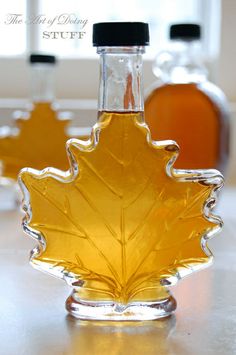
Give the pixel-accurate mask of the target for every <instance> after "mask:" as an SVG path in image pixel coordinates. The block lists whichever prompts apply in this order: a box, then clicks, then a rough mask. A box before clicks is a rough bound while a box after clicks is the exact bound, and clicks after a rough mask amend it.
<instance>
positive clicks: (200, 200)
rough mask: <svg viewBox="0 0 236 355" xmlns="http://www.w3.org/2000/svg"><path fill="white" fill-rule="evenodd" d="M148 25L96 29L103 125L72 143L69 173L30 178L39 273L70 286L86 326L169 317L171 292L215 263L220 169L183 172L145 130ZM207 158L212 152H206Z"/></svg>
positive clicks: (71, 301)
mask: <svg viewBox="0 0 236 355" xmlns="http://www.w3.org/2000/svg"><path fill="white" fill-rule="evenodd" d="M148 41H149V36H148V25H147V24H144V23H140V22H138V23H136V22H134V23H133V22H131V23H129V22H128V23H126V22H124V23H119V22H118V23H116V22H112V23H98V24H95V25H94V32H93V44H94V46H96V47H98V48H97V51H98V53H99V54H100V86H99V107H98V122H97V124H96V125H95V126H94V128H93V130H92V134H91V137H90V140H88V141H86V142H83V141H80V140H77V139H71V140H69V141H68V142H67V151H68V158H69V160H70V170H69V171H67V172H62V171H59V170H55V169H52V168H48V169H47V170H43V171H35V170H33V169H24V170H23V171H22V172H21V174H20V177H19V183H20V186H21V188H22V191H23V193H24V205H23V207H24V210H25V211H26V216H25V218H24V222H23V226H24V229H25V231H26V233H28V234H29V235H30V236H32V237H33V238H34V239H36V240H37V241H38V246H37V247H36V248H34V250H33V251H32V253H31V259H30V260H31V263H32V265H33V266H34V267H36V268H38V269H40V270H42V271H46V272H48V273H50V274H51V275H54V276H57V277H60V278H61V279H64V280H65V281H66V282H67V283H68V284H69V285H70V286H71V287H72V288H73V291H72V294H71V296H70V297H69V298H68V299H67V301H66V308H67V310H68V312H69V313H70V314H72V315H73V316H75V317H78V318H80V319H95V320H127V321H128V320H133V321H134V320H139V321H140V320H150V319H157V318H161V317H165V316H168V315H170V314H171V313H172V312H173V311H174V310H175V308H176V302H175V300H174V298H173V296H171V295H170V293H169V291H168V289H167V287H168V286H170V285H172V284H174V283H176V282H177V281H178V280H179V279H180V278H181V277H184V276H186V275H188V274H190V273H191V272H193V271H195V270H198V269H200V268H201V267H205V266H206V264H209V263H210V262H211V261H212V255H211V253H210V251H209V249H208V247H207V239H208V238H209V236H211V235H213V234H214V233H215V232H217V231H218V230H220V228H221V224H222V222H221V220H220V218H218V217H215V216H213V215H212V213H211V210H212V207H213V206H214V204H215V201H216V195H217V192H218V190H219V188H220V187H221V186H222V183H223V180H222V175H221V174H220V173H219V172H218V171H216V170H206V171H203V170H202V171H197V172H196V171H191V170H190V171H187V170H184V171H178V170H175V169H173V167H172V164H173V162H174V161H175V159H176V157H177V155H178V146H177V145H176V144H175V142H173V141H164V142H153V141H152V140H151V138H150V132H149V130H148V127H147V125H146V124H145V122H144V114H143V113H144V112H143V109H144V103H143V93H142V54H143V53H144V46H145V45H147V44H148ZM206 151H207V147H206Z"/></svg>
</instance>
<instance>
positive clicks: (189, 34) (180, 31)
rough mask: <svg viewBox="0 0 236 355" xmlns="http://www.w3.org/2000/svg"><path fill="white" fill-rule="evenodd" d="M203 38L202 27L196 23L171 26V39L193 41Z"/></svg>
mask: <svg viewBox="0 0 236 355" xmlns="http://www.w3.org/2000/svg"><path fill="white" fill-rule="evenodd" d="M200 38H201V27H200V26H199V25H197V24H195V23H180V24H175V25H172V26H170V39H183V40H186V41H192V40H194V39H200Z"/></svg>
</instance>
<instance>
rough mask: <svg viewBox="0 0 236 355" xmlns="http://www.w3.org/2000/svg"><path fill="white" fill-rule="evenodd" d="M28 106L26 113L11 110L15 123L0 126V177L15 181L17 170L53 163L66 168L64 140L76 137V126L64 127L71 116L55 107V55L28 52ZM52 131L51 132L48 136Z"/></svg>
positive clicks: (41, 166)
mask: <svg viewBox="0 0 236 355" xmlns="http://www.w3.org/2000/svg"><path fill="white" fill-rule="evenodd" d="M29 62H30V69H31V73H30V74H31V75H30V78H31V91H30V92H31V94H30V105H29V110H28V111H27V112H16V113H15V125H14V127H12V128H9V129H7V130H6V127H2V128H1V129H0V160H1V162H2V176H3V177H4V178H10V179H13V180H14V181H16V180H17V176H18V173H19V171H20V170H21V169H22V168H24V167H27V166H30V167H32V168H35V169H43V168H45V167H47V166H55V167H56V168H58V169H62V170H66V169H68V168H69V165H68V159H67V154H66V151H65V143H66V141H67V140H68V139H69V138H71V137H72V135H71V134H73V136H75V137H79V138H82V139H83V138H87V136H85V137H80V134H79V132H80V131H79V129H75V128H74V127H72V129H70V130H68V128H67V127H68V125H69V123H70V118H71V115H70V113H69V112H60V111H58V110H57V109H56V107H57V104H56V101H55V97H54V76H55V66H56V58H55V56H52V55H43V54H32V55H31V56H30V57H29ZM52 133H53V135H52Z"/></svg>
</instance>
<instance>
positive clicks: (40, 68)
mask: <svg viewBox="0 0 236 355" xmlns="http://www.w3.org/2000/svg"><path fill="white" fill-rule="evenodd" d="M54 69H55V66H54V65H53V64H47V63H37V64H33V65H31V100H32V101H33V102H52V101H53V100H54V71H55V70H54Z"/></svg>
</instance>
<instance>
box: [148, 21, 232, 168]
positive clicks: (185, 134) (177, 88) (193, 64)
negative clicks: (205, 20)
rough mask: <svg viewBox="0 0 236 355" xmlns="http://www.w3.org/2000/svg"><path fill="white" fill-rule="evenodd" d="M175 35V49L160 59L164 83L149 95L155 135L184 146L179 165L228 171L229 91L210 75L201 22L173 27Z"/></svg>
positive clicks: (157, 69)
mask: <svg viewBox="0 0 236 355" xmlns="http://www.w3.org/2000/svg"><path fill="white" fill-rule="evenodd" d="M170 39H171V47H170V50H169V51H166V52H162V53H160V54H159V55H158V56H157V58H156V61H155V63H154V74H156V75H157V76H158V77H159V82H157V83H154V85H153V86H152V87H151V88H150V90H149V91H148V94H147V95H146V99H145V118H146V122H147V124H148V125H149V128H150V130H151V134H152V138H153V139H155V140H163V139H173V140H175V141H176V142H177V143H178V144H179V146H180V147H181V149H180V155H179V157H178V159H177V161H176V163H175V167H176V168H182V169H210V168H216V169H219V170H220V171H221V172H222V173H224V172H225V169H226V167H227V161H228V155H229V110H228V104H227V101H226V98H225V96H224V94H223V92H222V91H221V90H220V89H219V88H218V87H216V86H215V85H214V84H212V83H210V82H209V81H208V79H207V70H206V67H205V66H204V64H203V62H202V59H201V58H202V48H201V41H200V40H201V28H200V26H199V25H197V24H175V25H172V26H171V27H170ZM206 144H207V145H208V153H207V154H206V153H205V145H206Z"/></svg>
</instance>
